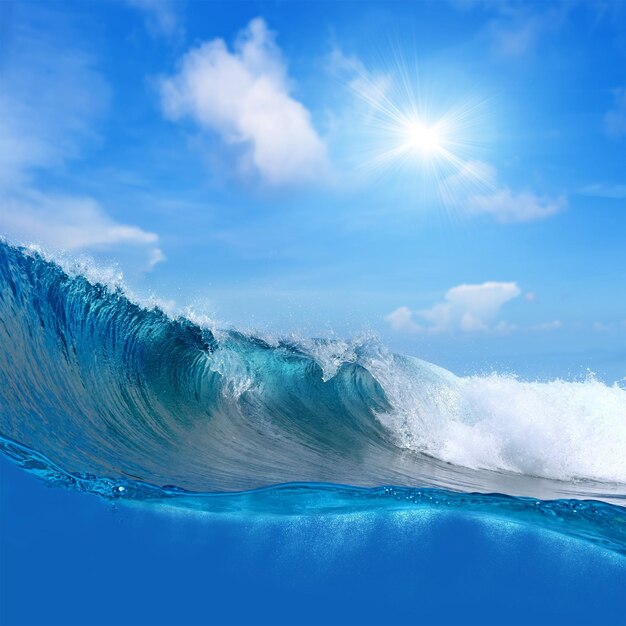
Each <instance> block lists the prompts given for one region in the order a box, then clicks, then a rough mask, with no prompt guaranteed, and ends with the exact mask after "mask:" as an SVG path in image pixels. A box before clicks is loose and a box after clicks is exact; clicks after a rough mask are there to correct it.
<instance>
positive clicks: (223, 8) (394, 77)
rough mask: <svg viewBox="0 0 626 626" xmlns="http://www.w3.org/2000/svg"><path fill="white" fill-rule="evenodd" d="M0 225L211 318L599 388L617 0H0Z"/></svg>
mask: <svg viewBox="0 0 626 626" xmlns="http://www.w3.org/2000/svg"><path fill="white" fill-rule="evenodd" d="M0 234H1V235H3V236H5V237H6V238H7V239H8V240H9V241H11V242H15V243H21V244H34V245H37V246H39V247H40V248H41V249H42V250H44V251H45V252H46V253H48V254H50V255H52V256H53V257H55V258H56V257H63V258H67V257H68V256H69V257H72V258H74V257H75V258H80V259H93V260H94V263H95V265H96V266H97V267H99V268H113V271H114V272H122V273H123V275H124V280H125V282H126V284H127V285H128V288H129V290H130V291H131V292H132V293H135V294H141V295H142V297H152V298H153V300H155V301H157V302H159V303H160V304H161V306H163V307H164V308H165V309H166V310H168V311H170V312H172V314H176V313H180V312H187V314H192V313H193V314H194V315H196V316H207V317H208V318H210V319H211V320H214V321H215V323H217V324H218V325H223V326H229V325H234V326H236V327H238V328H243V329H257V330H260V331H262V332H271V333H276V332H278V333H292V332H294V333H297V334H299V335H303V336H318V335H324V336H328V335H330V336H336V337H355V336H356V337H358V336H360V335H362V334H364V335H371V334H373V335H376V336H379V337H381V339H382V340H383V341H384V342H385V343H386V344H388V345H389V346H390V347H391V348H392V349H393V350H396V351H398V352H403V353H407V354H413V355H416V356H420V357H423V358H426V359H428V360H431V361H434V362H436V363H439V364H441V365H443V366H446V367H450V368H451V369H453V370H454V371H458V372H460V373H468V372H473V371H484V370H486V369H489V368H495V369H502V368H503V369H506V370H509V371H514V372H515V371H516V372H519V373H522V374H524V373H526V374H529V375H534V376H542V375H579V374H581V372H584V371H586V369H587V368H590V369H592V370H594V371H596V372H597V373H598V374H599V375H605V376H607V377H609V378H613V379H616V378H622V377H624V376H625V375H626V289H625V288H624V286H625V284H626V3H625V2H623V1H622V0H610V1H608V0H607V1H601V0H598V1H588V2H585V1H582V0H580V1H576V0H569V1H567V2H556V1H555V2H538V3H533V2H515V1H510V2H509V1H507V0H502V1H500V2H495V1H489V0H483V1H480V0H475V1H474V0H451V1H450V2H445V1H443V0H442V1H434V0H433V1H427V0H424V1H422V2H365V1H363V2H349V1H343V2H305V1H298V2H295V1H294V2H241V3H240V2H236V1H232V0H231V1H228V2H200V1H196V2H194V1H193V0H186V1H182V2H174V1H173V0H108V1H102V2H98V1H95V0H94V1H90V2H86V1H85V2H66V1H64V0H54V1H51V2H36V1H28V2H26V1H14V0H2V1H1V2H0ZM85 262H87V261H85ZM103 271H104V269H103Z"/></svg>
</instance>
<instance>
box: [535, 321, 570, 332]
mask: <svg viewBox="0 0 626 626" xmlns="http://www.w3.org/2000/svg"><path fill="white" fill-rule="evenodd" d="M561 328H563V322H562V321H561V320H552V321H550V322H542V323H540V324H535V326H533V327H532V330H539V331H544V330H559V329H561Z"/></svg>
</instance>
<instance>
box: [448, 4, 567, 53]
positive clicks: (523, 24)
mask: <svg viewBox="0 0 626 626" xmlns="http://www.w3.org/2000/svg"><path fill="white" fill-rule="evenodd" d="M451 4H452V5H453V6H455V7H456V8H458V9H460V10H465V11H467V10H470V9H481V10H483V11H485V12H487V13H489V14H491V15H492V17H491V19H490V20H489V22H488V24H487V28H486V33H487V35H488V36H489V38H490V39H491V45H492V47H493V51H494V53H496V54H497V55H498V56H504V57H522V56H524V55H526V54H528V53H529V52H531V51H532V50H533V49H535V48H536V47H537V45H538V43H539V41H540V40H541V38H546V37H547V35H549V34H550V33H551V32H553V31H554V30H555V29H557V28H558V27H559V26H560V25H561V24H562V23H563V21H564V20H565V19H566V18H567V15H568V13H569V11H570V8H571V7H570V5H571V4H574V3H570V2H561V3H559V2H552V3H529V2H519V1H517V0H451Z"/></svg>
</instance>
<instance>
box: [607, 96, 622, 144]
mask: <svg viewBox="0 0 626 626" xmlns="http://www.w3.org/2000/svg"><path fill="white" fill-rule="evenodd" d="M613 98H614V100H613V106H612V107H611V109H609V110H608V111H607V112H606V114H605V116H604V130H605V131H606V133H607V135H609V137H612V138H613V139H621V138H622V137H624V135H626V87H622V88H620V89H615V90H614V91H613Z"/></svg>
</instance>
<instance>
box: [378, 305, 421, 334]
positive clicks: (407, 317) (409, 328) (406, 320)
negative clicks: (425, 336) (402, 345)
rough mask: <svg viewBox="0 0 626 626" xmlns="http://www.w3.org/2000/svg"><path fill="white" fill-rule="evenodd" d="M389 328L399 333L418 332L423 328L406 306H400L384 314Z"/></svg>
mask: <svg viewBox="0 0 626 626" xmlns="http://www.w3.org/2000/svg"><path fill="white" fill-rule="evenodd" d="M385 319H386V320H387V321H388V322H389V325H390V326H391V328H392V329H393V330H395V331H397V332H400V333H419V332H421V331H423V330H424V327H423V326H420V325H419V324H418V323H416V322H415V320H414V319H413V312H412V311H411V309H409V307H408V306H401V307H398V308H397V309H395V311H392V312H391V313H389V315H386V316H385Z"/></svg>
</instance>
